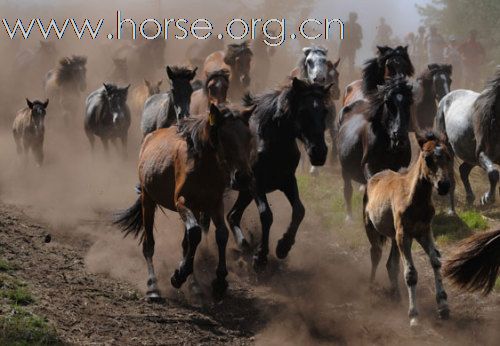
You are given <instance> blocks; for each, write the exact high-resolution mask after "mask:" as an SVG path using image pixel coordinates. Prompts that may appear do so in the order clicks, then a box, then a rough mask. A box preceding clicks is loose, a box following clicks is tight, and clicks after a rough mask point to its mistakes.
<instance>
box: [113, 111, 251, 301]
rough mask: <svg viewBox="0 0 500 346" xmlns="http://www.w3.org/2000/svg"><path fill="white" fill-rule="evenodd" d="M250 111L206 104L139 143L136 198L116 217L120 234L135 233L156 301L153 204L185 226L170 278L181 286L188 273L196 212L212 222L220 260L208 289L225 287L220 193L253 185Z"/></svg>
mask: <svg viewBox="0 0 500 346" xmlns="http://www.w3.org/2000/svg"><path fill="white" fill-rule="evenodd" d="M250 113H251V110H245V111H243V112H241V114H239V113H237V112H235V111H231V110H230V109H228V108H225V107H223V108H220V109H219V108H218V107H217V106H215V105H212V106H211V107H210V113H209V114H205V115H200V116H193V117H189V118H185V119H182V120H180V122H179V126H175V125H174V126H171V127H169V128H166V129H159V130H157V131H155V132H153V133H151V134H149V135H147V136H146V138H145V139H144V141H143V144H142V148H141V152H140V157H139V180H140V196H139V198H138V199H137V201H136V202H135V204H134V205H133V206H132V207H130V208H129V209H127V210H125V211H123V212H122V213H120V214H119V215H118V217H117V218H116V221H115V223H116V224H118V225H119V226H120V227H121V229H122V230H123V232H124V233H125V234H126V235H128V234H133V235H135V236H136V237H137V236H140V239H141V242H142V246H143V253H144V257H145V258H146V263H147V267H148V273H149V279H148V282H147V286H148V292H147V296H148V298H149V299H153V300H154V299H159V298H160V292H159V290H158V285H157V280H156V275H155V272H154V268H153V254H154V245H155V241H154V235H153V226H154V216H155V210H156V207H157V206H161V207H164V208H167V209H169V210H172V211H177V212H178V213H179V215H180V217H181V219H182V221H183V223H184V225H185V228H184V240H183V241H182V249H183V259H182V261H181V265H180V267H179V269H176V270H175V272H174V274H173V275H172V278H171V283H172V285H173V286H174V287H175V288H180V287H181V285H182V284H183V283H184V282H185V281H186V279H187V277H188V276H189V275H190V274H191V273H192V272H193V262H194V257H195V254H196V248H197V246H198V244H199V243H200V241H201V236H202V229H201V227H200V225H199V221H198V219H197V217H198V215H199V214H200V213H202V212H203V213H205V214H206V215H209V216H210V218H211V220H212V221H213V223H214V224H215V227H216V230H215V238H216V241H217V247H218V252H219V264H218V266H217V271H216V278H215V280H214V281H213V283H212V289H213V293H214V296H215V297H216V298H220V297H222V295H223V294H224V292H225V290H226V288H227V281H226V276H227V269H226V244H227V240H228V230H227V228H226V225H225V220H224V203H223V199H224V198H223V197H224V191H225V189H226V187H227V186H231V187H232V188H235V189H246V188H248V187H249V186H251V185H253V183H252V181H253V177H252V169H251V166H252V157H253V152H254V139H253V136H252V134H251V132H250V129H249V127H248V117H249V116H250Z"/></svg>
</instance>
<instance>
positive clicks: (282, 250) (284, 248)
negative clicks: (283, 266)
mask: <svg viewBox="0 0 500 346" xmlns="http://www.w3.org/2000/svg"><path fill="white" fill-rule="evenodd" d="M291 249H292V244H291V243H290V242H289V241H286V240H284V239H280V240H279V241H278V245H276V257H278V258H279V259H285V258H286V256H288V253H289V252H290V250H291Z"/></svg>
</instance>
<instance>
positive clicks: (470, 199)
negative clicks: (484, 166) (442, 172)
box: [459, 162, 476, 206]
mask: <svg viewBox="0 0 500 346" xmlns="http://www.w3.org/2000/svg"><path fill="white" fill-rule="evenodd" d="M472 168H474V166H473V165H471V164H470V163H467V162H464V163H462V164H461V165H460V168H459V171H460V179H461V180H462V183H463V184H464V188H465V194H466V200H467V205H469V206H472V204H473V203H474V200H475V199H476V196H474V192H472V187H471V186H470V181H469V174H470V172H471V171H472Z"/></svg>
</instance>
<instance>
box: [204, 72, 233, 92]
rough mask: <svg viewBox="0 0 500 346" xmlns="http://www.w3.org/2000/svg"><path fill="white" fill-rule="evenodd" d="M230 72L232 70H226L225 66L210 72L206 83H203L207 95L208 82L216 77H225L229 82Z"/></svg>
mask: <svg viewBox="0 0 500 346" xmlns="http://www.w3.org/2000/svg"><path fill="white" fill-rule="evenodd" d="M229 74H230V72H229V71H228V70H226V69H225V68H223V69H220V70H216V71H212V72H210V73H209V74H208V76H207V80H206V81H205V84H204V85H203V91H204V93H205V95H207V94H208V84H209V83H210V82H211V81H212V80H214V79H216V78H223V79H225V80H226V82H228V83H229Z"/></svg>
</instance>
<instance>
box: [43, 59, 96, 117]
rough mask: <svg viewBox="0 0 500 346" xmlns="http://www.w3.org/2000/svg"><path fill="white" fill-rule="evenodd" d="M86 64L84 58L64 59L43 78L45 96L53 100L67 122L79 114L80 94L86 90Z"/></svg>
mask: <svg viewBox="0 0 500 346" xmlns="http://www.w3.org/2000/svg"><path fill="white" fill-rule="evenodd" d="M86 64H87V58H86V57H83V56H72V57H71V58H68V57H66V58H63V59H61V60H60V61H59V66H58V67H57V68H55V69H53V70H50V71H49V72H47V75H46V76H45V83H44V87H45V94H46V95H47V96H48V98H49V99H51V100H53V101H54V100H55V103H56V105H57V106H58V107H59V109H60V110H62V112H63V117H64V119H65V121H67V122H68V121H69V120H70V117H71V116H73V115H75V114H79V113H78V110H79V109H80V108H81V104H82V101H83V100H82V93H83V92H84V91H85V89H87V77H86V76H87V68H86V67H85V66H86Z"/></svg>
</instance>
